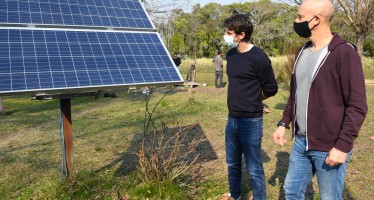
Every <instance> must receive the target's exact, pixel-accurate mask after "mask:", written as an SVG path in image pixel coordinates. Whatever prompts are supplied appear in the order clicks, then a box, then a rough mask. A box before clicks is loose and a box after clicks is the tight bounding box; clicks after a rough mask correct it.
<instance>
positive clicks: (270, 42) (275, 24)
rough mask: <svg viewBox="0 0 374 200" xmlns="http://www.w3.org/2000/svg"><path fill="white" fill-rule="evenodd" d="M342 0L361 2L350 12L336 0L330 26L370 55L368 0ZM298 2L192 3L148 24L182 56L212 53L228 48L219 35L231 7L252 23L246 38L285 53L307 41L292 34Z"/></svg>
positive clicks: (372, 37) (373, 46)
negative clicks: (248, 35) (184, 9)
mask: <svg viewBox="0 0 374 200" xmlns="http://www.w3.org/2000/svg"><path fill="white" fill-rule="evenodd" d="M290 1H293V2H290ZM343 2H351V3H352V5H350V6H353V7H352V8H355V7H354V6H356V8H357V7H358V8H360V6H359V5H360V4H359V3H361V4H362V5H361V9H356V10H352V9H350V10H351V11H350V12H351V13H347V10H345V9H344V7H342V6H339V2H338V1H336V5H337V6H336V14H335V16H334V19H333V22H332V31H333V32H337V33H338V34H339V35H340V36H342V37H343V38H345V39H346V40H347V41H348V42H350V43H352V44H355V45H356V46H357V47H358V51H359V53H360V54H363V55H364V56H369V57H373V56H374V34H373V33H372V31H371V29H372V28H373V16H372V15H373V14H374V13H373V11H372V10H373V8H374V6H373V1H372V0H360V1H357V0H345V1H343ZM365 2H366V4H365ZM299 3H301V1H299V0H289V2H279V1H278V2H272V1H270V0H260V1H256V2H244V3H233V4H229V5H220V4H217V3H209V4H206V5H205V6H201V5H200V4H195V5H193V6H192V9H191V12H185V11H183V9H181V8H177V9H173V10H171V11H170V13H169V15H168V18H167V20H159V21H157V20H154V24H155V26H156V27H157V30H158V32H159V33H160V35H161V37H162V38H163V40H164V42H165V45H166V46H167V48H168V50H169V51H170V53H174V52H177V53H178V54H180V55H182V56H183V57H190V58H201V57H212V56H214V55H216V54H217V51H219V50H221V51H223V52H225V51H226V50H227V48H228V47H227V46H226V45H225V44H224V41H223V35H224V31H225V28H224V26H223V22H224V20H225V19H226V18H228V17H229V16H231V15H232V14H233V12H239V13H246V14H248V15H249V16H250V19H251V21H252V23H253V25H254V31H253V34H252V39H251V43H253V44H254V45H257V46H259V47H261V48H262V49H264V51H265V52H266V53H267V54H268V55H269V56H281V55H289V54H293V53H294V52H295V50H296V48H298V47H300V46H301V45H302V44H303V43H305V42H306V41H307V39H304V38H300V37H299V36H297V34H296V33H295V32H294V30H293V21H294V20H295V18H296V15H297V10H298V5H297V4H299ZM364 6H366V7H364ZM348 11H349V10H348ZM354 11H355V12H354ZM359 12H360V13H359ZM352 13H353V14H354V15H353V14H352ZM348 14H351V15H350V16H349V15H348ZM363 16H366V18H363ZM359 17H361V18H359Z"/></svg>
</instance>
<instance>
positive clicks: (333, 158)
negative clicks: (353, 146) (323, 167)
mask: <svg viewBox="0 0 374 200" xmlns="http://www.w3.org/2000/svg"><path fill="white" fill-rule="evenodd" d="M346 159H347V153H344V152H342V151H340V150H338V149H336V148H335V147H334V148H332V149H331V150H330V151H329V155H327V157H326V160H325V162H326V164H328V165H329V166H330V167H334V166H336V165H340V164H342V163H344V162H345V160H346Z"/></svg>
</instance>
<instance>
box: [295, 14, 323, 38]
mask: <svg viewBox="0 0 374 200" xmlns="http://www.w3.org/2000/svg"><path fill="white" fill-rule="evenodd" d="M314 18H315V16H314V17H313V18H312V19H311V20H309V21H305V22H300V23H297V22H293V29H294V30H295V32H296V33H297V34H298V35H299V36H300V37H304V38H308V37H310V36H311V35H312V30H313V29H314V27H316V26H317V25H318V24H317V25H314V26H313V28H312V29H309V22H311V21H312V20H313V19H314Z"/></svg>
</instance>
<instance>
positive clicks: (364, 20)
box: [337, 0, 374, 56]
mask: <svg viewBox="0 0 374 200" xmlns="http://www.w3.org/2000/svg"><path fill="white" fill-rule="evenodd" d="M337 1H338V3H339V5H340V7H341V9H343V11H344V13H345V20H344V22H345V23H346V24H347V25H348V26H350V27H351V28H352V29H353V31H354V32H355V36H356V38H355V44H356V46H357V51H358V53H359V55H360V56H362V54H363V47H364V43H365V40H366V38H367V36H369V34H370V33H371V31H372V30H373V28H374V21H373V20H374V1H373V0H337Z"/></svg>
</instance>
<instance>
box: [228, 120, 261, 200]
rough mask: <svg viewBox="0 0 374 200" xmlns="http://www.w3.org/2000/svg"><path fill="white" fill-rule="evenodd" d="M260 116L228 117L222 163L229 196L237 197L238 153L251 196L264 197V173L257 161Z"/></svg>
mask: <svg viewBox="0 0 374 200" xmlns="http://www.w3.org/2000/svg"><path fill="white" fill-rule="evenodd" d="M261 141H262V117H256V118H233V117H228V120H227V125H226V134H225V144H226V162H227V165H228V179H229V189H230V193H231V197H233V198H234V199H236V198H238V197H239V196H240V193H241V191H240V183H241V178H242V154H244V157H245V161H246V165H247V172H248V174H249V176H250V178H251V188H252V191H253V197H254V199H255V200H257V199H261V200H262V199H266V187H265V186H266V185H265V173H264V168H263V165H262V161H261Z"/></svg>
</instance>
